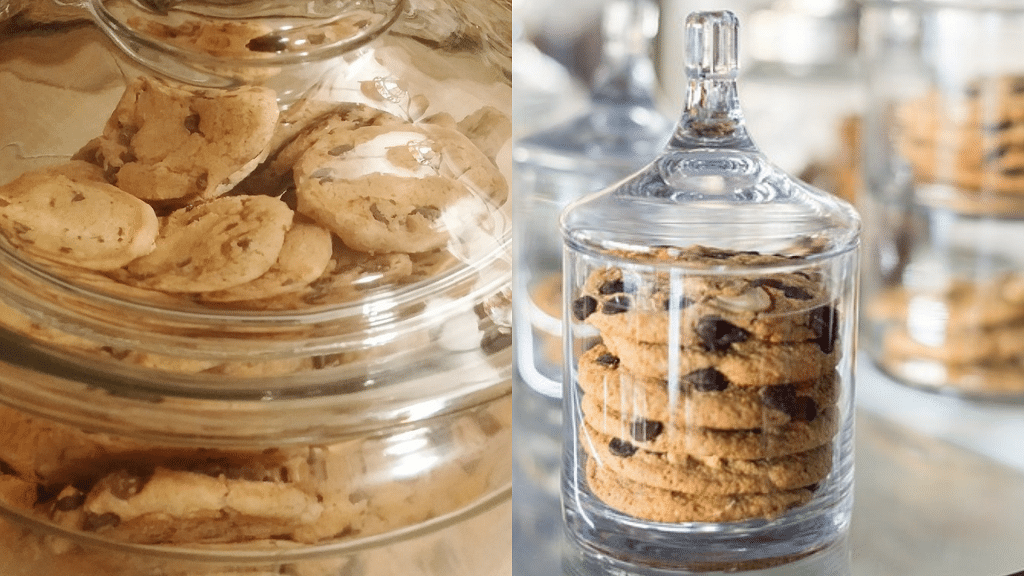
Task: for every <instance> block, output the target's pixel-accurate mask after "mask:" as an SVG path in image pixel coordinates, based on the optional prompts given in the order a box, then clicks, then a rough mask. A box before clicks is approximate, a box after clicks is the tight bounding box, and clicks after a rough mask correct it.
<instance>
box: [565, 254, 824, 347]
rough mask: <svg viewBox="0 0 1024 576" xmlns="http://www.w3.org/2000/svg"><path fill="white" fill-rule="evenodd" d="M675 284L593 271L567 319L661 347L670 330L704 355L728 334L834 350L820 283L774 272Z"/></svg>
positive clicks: (682, 343) (695, 278)
mask: <svg viewBox="0 0 1024 576" xmlns="http://www.w3.org/2000/svg"><path fill="white" fill-rule="evenodd" d="M681 282H682V284H683V285H682V286H681V287H679V286H677V291H678V293H674V292H672V291H671V290H670V287H669V285H668V283H667V282H666V283H664V284H661V285H657V286H653V287H650V286H643V288H642V289H641V288H638V283H639V280H638V279H637V278H635V277H630V275H628V274H624V273H623V272H622V271H621V270H620V269H615V268H606V269H601V270H598V271H596V272H594V273H593V274H592V275H591V276H590V277H589V278H588V279H587V281H586V283H585V285H584V287H583V294H582V295H581V296H580V297H579V298H577V299H576V301H575V302H574V303H573V314H574V316H575V317H576V319H577V320H586V321H587V322H588V323H590V324H592V325H594V326H595V327H597V329H598V330H600V331H601V333H602V334H612V335H615V336H618V337H621V338H631V339H634V340H636V341H638V342H651V343H661V344H666V343H668V342H669V339H670V337H671V336H672V334H671V333H672V332H673V331H674V330H678V342H679V345H680V346H703V347H704V348H705V349H707V350H711V351H714V350H716V347H715V344H716V335H717V334H721V333H724V332H725V331H728V332H731V333H734V334H735V336H733V337H732V338H733V339H736V338H743V339H758V340H763V341H765V342H806V341H813V342H817V343H818V344H819V346H820V348H821V349H822V351H823V352H830V351H831V350H832V349H833V348H834V346H835V339H836V335H837V331H838V326H839V318H838V314H837V312H836V308H835V302H834V301H833V300H832V298H831V296H830V295H829V293H828V291H827V290H826V289H825V287H824V285H823V283H822V282H821V281H820V279H817V278H809V277H808V275H805V274H802V273H779V274H773V275H771V276H764V277H757V278H749V277H747V278H743V277H732V276H712V277H700V276H692V277H688V278H685V279H683V280H682V281H681ZM588 312H589V314H588ZM673 321H675V322H676V323H677V326H678V327H677V328H675V327H673Z"/></svg>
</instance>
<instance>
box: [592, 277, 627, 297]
mask: <svg viewBox="0 0 1024 576" xmlns="http://www.w3.org/2000/svg"><path fill="white" fill-rule="evenodd" d="M597 291H598V293H600V294H605V295H607V294H619V293H620V292H625V291H626V286H625V284H623V282H622V280H621V279H619V280H608V281H607V282H605V283H604V284H601V286H599V287H598V289H597Z"/></svg>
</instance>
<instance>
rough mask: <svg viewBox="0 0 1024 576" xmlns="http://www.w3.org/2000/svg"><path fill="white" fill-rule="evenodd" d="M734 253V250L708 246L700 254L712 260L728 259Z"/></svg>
mask: <svg viewBox="0 0 1024 576" xmlns="http://www.w3.org/2000/svg"><path fill="white" fill-rule="evenodd" d="M735 255H736V253H735V252H729V251H727V250H715V249H713V248H708V249H707V250H705V251H704V252H703V253H701V256H704V257H705V258H711V259H713V260H728V259H729V258H732V257H733V256H735Z"/></svg>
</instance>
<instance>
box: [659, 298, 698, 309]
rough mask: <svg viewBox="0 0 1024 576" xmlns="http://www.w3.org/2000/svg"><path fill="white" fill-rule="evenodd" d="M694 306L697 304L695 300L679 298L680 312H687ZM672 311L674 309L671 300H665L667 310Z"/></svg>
mask: <svg viewBox="0 0 1024 576" xmlns="http://www.w3.org/2000/svg"><path fill="white" fill-rule="evenodd" d="M694 304H695V302H694V301H693V300H691V299H689V298H687V297H686V296H683V297H681V298H679V309H680V310H686V309H687V308H689V307H690V306H693V305H694ZM671 309H672V300H671V299H669V298H666V299H665V310H671Z"/></svg>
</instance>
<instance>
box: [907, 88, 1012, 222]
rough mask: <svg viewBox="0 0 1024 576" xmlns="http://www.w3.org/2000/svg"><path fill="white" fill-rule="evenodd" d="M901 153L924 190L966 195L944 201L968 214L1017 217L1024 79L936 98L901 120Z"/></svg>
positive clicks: (920, 102)
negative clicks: (947, 188) (931, 186)
mask: <svg viewBox="0 0 1024 576" xmlns="http://www.w3.org/2000/svg"><path fill="white" fill-rule="evenodd" d="M896 132H897V134H898V136H897V147H898V149H899V151H900V153H901V154H902V155H903V156H905V157H906V159H907V161H908V162H909V163H910V166H911V168H912V169H913V172H914V178H915V180H917V181H918V182H919V183H938V184H948V185H951V186H953V187H955V188H956V189H957V191H959V192H960V194H956V195H947V197H945V198H940V199H937V200H938V201H942V202H943V203H944V204H946V205H948V206H949V207H951V208H953V209H955V210H957V211H960V212H966V213H1017V214H1019V212H1020V211H1021V209H1022V208H1021V199H1022V198H1024V77H1018V76H1007V77H999V78H995V79H991V80H985V81H978V82H974V83H972V84H970V85H969V86H968V87H967V89H966V90H965V91H964V92H963V93H960V94H949V93H946V92H938V91H932V92H929V93H927V94H925V95H923V96H921V97H919V98H916V99H913V100H910V101H908V102H906V103H904V104H903V105H902V106H901V107H900V109H899V111H898V114H897V124H896Z"/></svg>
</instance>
